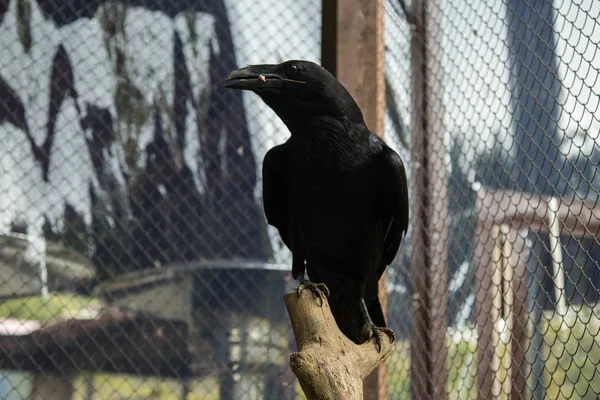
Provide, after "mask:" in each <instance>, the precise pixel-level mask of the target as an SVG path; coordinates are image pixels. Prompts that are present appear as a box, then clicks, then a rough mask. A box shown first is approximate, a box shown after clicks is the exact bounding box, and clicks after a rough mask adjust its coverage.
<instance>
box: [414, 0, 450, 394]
mask: <svg viewBox="0 0 600 400" xmlns="http://www.w3.org/2000/svg"><path fill="white" fill-rule="evenodd" d="M411 17H412V23H413V31H412V37H411V92H412V135H411V136H412V137H411V154H412V163H411V164H412V165H413V175H412V185H413V193H412V203H411V208H412V216H411V226H412V232H413V239H412V255H411V280H412V282H413V285H414V286H413V316H412V327H413V328H412V329H413V330H412V333H411V338H412V340H411V382H412V398H413V399H430V398H435V399H445V398H446V375H447V371H446V367H445V361H446V346H445V338H446V325H447V316H446V309H447V289H448V276H447V255H448V247H447V246H448V226H447V217H448V182H447V171H446V164H445V156H446V152H447V149H446V146H445V144H444V121H443V115H444V105H443V67H442V54H443V51H442V48H441V46H442V31H441V25H442V21H441V4H440V1H438V0H432V1H429V2H428V1H426V0H417V1H413V2H412V9H411Z"/></svg>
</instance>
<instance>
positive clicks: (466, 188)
mask: <svg viewBox="0 0 600 400" xmlns="http://www.w3.org/2000/svg"><path fill="white" fill-rule="evenodd" d="M351 3H352V4H355V5H353V6H350V7H356V10H358V12H357V13H356V14H352V13H348V12H347V13H346V14H343V13H340V15H342V14H343V15H346V16H348V15H350V17H347V18H346V19H345V20H342V21H338V26H341V27H343V26H345V25H347V26H352V24H361V23H365V22H364V21H365V20H366V21H369V18H370V17H369V16H368V15H366V16H365V15H364V14H361V13H360V8H359V6H360V4H361V3H364V2H361V1H353V2H351ZM332 4H335V5H333V9H334V11H335V9H336V7H338V5H337V4H338V2H329V1H323V4H322V2H321V0H263V1H260V2H255V1H248V0H197V1H194V0H171V1H167V0H122V1H115V0H107V1H104V0H91V1H82V0H0V48H1V55H0V398H2V399H10V400H17V399H69V398H73V399H94V400H96V399H97V400H100V399H111V400H112V399H209V400H211V399H214V400H216V399H223V400H229V399H247V400H254V399H265V400H267V399H269V400H270V399H290V400H291V399H301V398H303V395H302V394H301V390H300V388H299V385H298V384H297V381H296V380H295V377H294V376H293V374H292V373H291V371H290V370H289V367H288V365H287V363H288V356H289V354H290V353H291V352H293V351H295V343H294V340H293V335H292V333H291V329H290V324H289V321H288V318H287V314H286V312H285V309H284V305H283V301H282V296H283V294H284V293H286V292H287V291H289V290H291V289H292V288H294V287H295V286H296V282H295V281H294V280H293V279H292V278H291V275H290V273H289V271H290V253H289V251H288V250H287V249H286V248H285V246H284V245H283V243H282V242H281V240H280V239H279V237H278V234H277V232H276V230H275V229H273V228H272V227H268V226H267V224H266V221H265V219H264V216H263V211H262V201H261V198H260V196H261V176H260V172H261V164H262V159H263V157H264V154H265V153H266V151H267V150H268V149H269V148H271V147H272V146H274V145H276V144H279V143H282V142H283V141H285V140H286V139H287V138H288V136H289V133H288V131H287V128H286V127H285V126H284V125H283V123H282V122H281V121H280V120H279V119H278V118H277V117H276V116H275V114H274V113H273V112H272V111H271V110H270V109H269V108H268V107H266V106H265V105H264V104H263V103H262V102H260V101H259V100H258V98H256V97H253V95H252V94H251V93H240V92H237V91H230V90H224V89H223V88H222V86H221V82H222V80H223V78H224V77H225V76H226V75H227V74H228V73H229V72H230V71H231V70H233V69H236V68H238V67H241V66H244V65H246V64H252V63H279V62H281V61H284V60H287V59H307V60H311V61H315V62H317V63H320V62H321V58H322V54H323V57H330V56H331V54H329V53H327V52H325V53H322V47H323V49H326V48H327V47H326V46H325V41H330V40H334V39H332V38H331V37H330V36H327V35H328V33H327V32H329V31H328V30H327V29H326V28H327V27H326V26H323V24H324V23H326V22H323V21H328V19H327V18H325V16H326V15H328V14H327V13H329V12H331V7H332ZM344 4H346V3H344ZM348 4H350V3H348ZM365 4H366V3H365ZM377 4H378V5H380V6H381V9H382V13H383V16H382V18H381V19H382V20H383V27H381V26H378V29H379V31H378V33H377V35H380V36H379V37H380V38H381V40H382V41H383V44H382V48H383V65H384V67H383V70H382V71H369V73H370V74H372V75H373V76H380V75H382V79H383V80H384V82H385V93H384V96H385V110H384V116H383V117H382V119H383V121H382V122H383V127H384V128H383V131H380V132H377V133H380V134H382V135H383V137H384V139H385V140H386V141H387V142H388V144H390V146H392V147H393V148H394V149H395V150H396V151H397V152H398V153H399V154H400V155H401V156H402V158H403V159H404V162H405V165H406V167H407V170H408V175H409V181H410V182H411V219H412V225H411V229H410V231H409V233H408V237H407V239H406V240H404V242H403V245H402V247H401V250H400V252H399V254H398V256H397V258H396V261H395V262H394V264H393V265H391V266H390V267H389V268H388V272H387V275H386V282H385V283H386V285H385V293H386V295H387V318H388V323H389V325H390V327H391V328H393V329H394V330H395V331H396V334H397V341H396V350H395V353H394V354H393V355H392V356H391V357H390V358H389V359H388V361H387V362H386V367H385V368H382V369H381V370H380V371H381V373H382V374H383V376H384V381H383V383H382V384H381V385H380V386H378V387H377V389H376V392H377V393H376V394H373V393H371V394H370V395H372V396H374V397H373V398H376V399H383V398H388V399H408V398H415V399H419V398H428V397H429V398H449V399H476V398H481V399H487V398H498V399H509V398H510V399H521V398H523V399H597V398H598V395H599V394H600V345H599V343H598V340H597V337H598V335H600V306H599V305H598V297H599V288H600V170H599V163H600V84H599V82H600V48H599V47H600V2H597V1H596V0H504V1H493V0H445V1H441V0H429V1H428V0H410V1H407V2H404V1H403V0H380V1H378V2H377ZM327 7H328V8H327ZM381 28H382V29H381ZM335 40H337V41H339V42H344V40H346V39H345V38H343V37H339V38H337V39H335ZM348 40H350V38H349V39H348ZM322 42H323V43H322ZM322 44H323V46H322ZM341 58H343V57H341ZM349 68H350V67H349ZM375 81H376V79H374V80H373V82H375ZM373 82H371V81H370V80H365V81H360V82H358V83H356V84H357V86H360V85H370V84H374V83H373ZM381 107H383V105H381ZM372 129H375V128H373V127H372Z"/></svg>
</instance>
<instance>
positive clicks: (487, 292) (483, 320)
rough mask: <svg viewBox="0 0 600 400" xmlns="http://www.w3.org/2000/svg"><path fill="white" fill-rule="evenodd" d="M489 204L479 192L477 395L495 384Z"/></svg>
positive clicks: (488, 392)
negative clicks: (486, 213) (487, 218)
mask: <svg viewBox="0 0 600 400" xmlns="http://www.w3.org/2000/svg"><path fill="white" fill-rule="evenodd" d="M485 207H489V204H486V203H485V197H484V195H483V194H482V193H481V192H480V193H478V194H477V199H476V200H475V210H476V211H475V214H476V216H477V227H476V229H475V237H476V243H475V254H474V259H475V260H474V263H475V298H476V301H475V315H476V317H475V318H476V321H477V387H478V397H477V398H478V399H482V400H483V399H489V398H491V397H492V388H493V385H494V378H495V377H494V369H493V366H492V360H493V359H494V347H493V345H492V343H493V335H494V316H493V315H492V313H494V304H493V293H492V289H493V288H494V287H493V285H492V280H493V273H492V272H493V271H492V268H490V265H491V264H492V257H493V253H494V248H495V244H496V243H495V238H494V235H493V233H492V230H493V221H487V220H486V216H485V215H482V212H481V210H484V209H485Z"/></svg>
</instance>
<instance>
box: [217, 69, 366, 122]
mask: <svg viewBox="0 0 600 400" xmlns="http://www.w3.org/2000/svg"><path fill="white" fill-rule="evenodd" d="M224 83H225V87H227V88H231V89H241V90H251V91H253V92H254V93H256V94H258V95H259V96H260V97H261V98H262V99H263V100H264V101H265V103H267V105H268V106H269V107H271V108H272V109H273V110H274V111H275V112H276V113H277V115H279V117H280V118H281V119H282V120H283V122H285V123H286V125H288V127H290V125H291V124H294V125H297V124H298V122H300V121H307V120H310V119H311V118H319V117H334V118H347V119H349V120H350V121H352V122H356V123H362V122H363V115H362V112H361V111H360V108H359V107H358V105H357V104H356V102H355V101H354V99H353V98H352V96H351V95H350V93H348V91H347V90H346V88H345V87H344V86H343V85H342V84H341V83H340V82H339V81H338V80H337V79H336V78H335V77H334V76H333V75H332V74H330V73H329V72H328V71H327V70H326V69H325V68H323V67H321V66H320V65H318V64H315V63H313V62H310V61H298V60H292V61H286V62H283V63H281V64H276V65H271V64H261V65H248V66H247V67H244V68H241V69H238V70H235V71H233V72H232V73H230V74H229V76H228V77H227V78H225V82H224Z"/></svg>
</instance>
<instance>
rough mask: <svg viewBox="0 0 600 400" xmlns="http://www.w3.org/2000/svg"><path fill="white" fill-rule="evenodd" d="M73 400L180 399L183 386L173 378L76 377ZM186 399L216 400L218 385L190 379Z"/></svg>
mask: <svg viewBox="0 0 600 400" xmlns="http://www.w3.org/2000/svg"><path fill="white" fill-rule="evenodd" d="M73 386H74V389H75V393H74V395H73V400H84V399H86V398H87V397H86V394H87V393H89V392H90V391H91V392H92V393H93V397H92V398H93V400H125V399H127V400H129V399H131V400H136V399H155V400H181V399H182V398H183V397H182V393H183V389H184V388H183V384H182V382H181V381H178V380H175V379H160V378H150V377H137V376H131V375H117V374H94V375H80V376H78V377H77V378H76V379H75V380H74V382H73ZM185 399H186V400H218V399H219V385H218V382H217V380H216V379H214V378H211V377H209V378H204V379H194V380H192V381H191V382H190V384H189V392H188V394H187V396H186V397H185Z"/></svg>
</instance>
